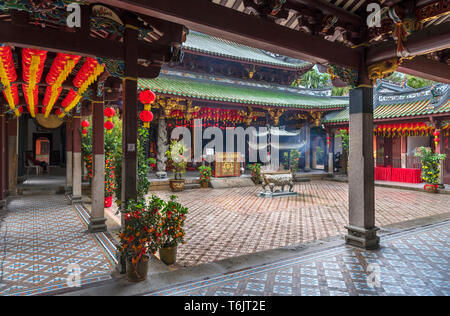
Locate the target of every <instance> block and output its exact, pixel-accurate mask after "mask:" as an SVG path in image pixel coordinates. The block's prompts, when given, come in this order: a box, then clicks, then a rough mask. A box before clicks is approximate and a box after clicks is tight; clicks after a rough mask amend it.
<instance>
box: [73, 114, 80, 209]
mask: <svg viewBox="0 0 450 316" xmlns="http://www.w3.org/2000/svg"><path fill="white" fill-rule="evenodd" d="M72 122H73V130H72V135H73V143H72V152H73V159H72V163H73V169H72V170H73V173H72V183H73V187H72V203H81V177H82V172H81V115H80V113H76V114H75V115H74V116H73V119H72Z"/></svg>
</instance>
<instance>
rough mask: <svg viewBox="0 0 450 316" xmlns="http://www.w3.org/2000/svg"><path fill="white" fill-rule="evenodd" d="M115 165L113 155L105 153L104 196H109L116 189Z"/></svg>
mask: <svg viewBox="0 0 450 316" xmlns="http://www.w3.org/2000/svg"><path fill="white" fill-rule="evenodd" d="M114 168H115V165H114V163H113V157H112V155H111V154H106V159H105V197H110V196H113V195H114V191H115V189H116V182H115V176H116V175H115V173H114Z"/></svg>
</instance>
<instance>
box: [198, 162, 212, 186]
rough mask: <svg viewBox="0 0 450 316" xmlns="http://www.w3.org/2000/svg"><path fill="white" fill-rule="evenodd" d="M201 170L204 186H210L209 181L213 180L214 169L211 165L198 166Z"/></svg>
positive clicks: (201, 182)
mask: <svg viewBox="0 0 450 316" xmlns="http://www.w3.org/2000/svg"><path fill="white" fill-rule="evenodd" d="M198 170H199V171H200V184H201V186H202V188H204V189H206V188H207V187H208V186H209V182H210V181H211V176H212V171H211V167H209V166H200V167H198Z"/></svg>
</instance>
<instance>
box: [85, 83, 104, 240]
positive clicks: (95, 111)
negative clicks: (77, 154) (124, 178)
mask: <svg viewBox="0 0 450 316" xmlns="http://www.w3.org/2000/svg"><path fill="white" fill-rule="evenodd" d="M96 90H97V89H94V93H97V91H96ZM103 111H104V101H103V96H100V97H99V96H97V95H96V96H95V97H94V100H93V101H92V169H93V178H92V187H91V190H92V194H91V196H92V203H91V217H90V219H89V231H90V232H91V233H98V232H104V231H106V230H107V227H106V224H105V223H106V218H105V143H104V138H105V137H104V114H103Z"/></svg>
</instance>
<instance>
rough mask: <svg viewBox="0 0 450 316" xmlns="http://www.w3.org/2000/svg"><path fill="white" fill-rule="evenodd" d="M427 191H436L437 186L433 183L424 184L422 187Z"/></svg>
mask: <svg viewBox="0 0 450 316" xmlns="http://www.w3.org/2000/svg"><path fill="white" fill-rule="evenodd" d="M423 188H424V189H425V191H427V192H428V193H437V191H438V190H437V189H438V186H437V185H435V184H425V186H424V187H423Z"/></svg>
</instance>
